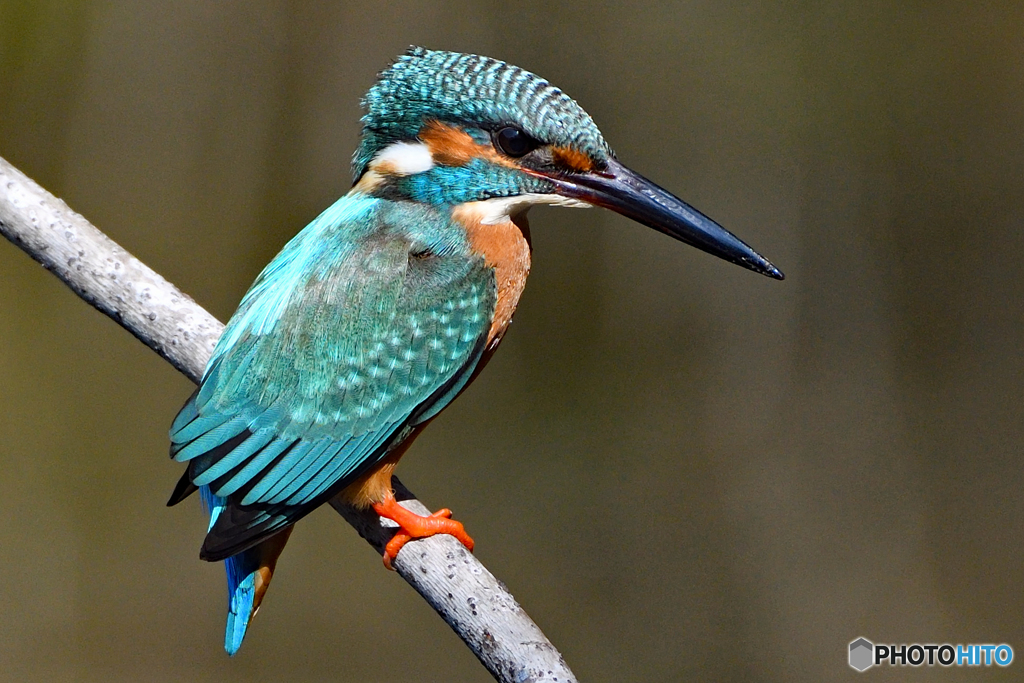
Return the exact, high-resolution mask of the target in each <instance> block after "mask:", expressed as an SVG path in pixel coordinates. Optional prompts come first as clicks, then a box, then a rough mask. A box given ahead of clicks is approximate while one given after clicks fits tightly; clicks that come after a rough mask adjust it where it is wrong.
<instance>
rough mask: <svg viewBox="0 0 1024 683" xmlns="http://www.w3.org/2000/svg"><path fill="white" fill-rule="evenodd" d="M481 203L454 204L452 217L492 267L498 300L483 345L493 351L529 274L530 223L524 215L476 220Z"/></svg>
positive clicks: (513, 311)
mask: <svg viewBox="0 0 1024 683" xmlns="http://www.w3.org/2000/svg"><path fill="white" fill-rule="evenodd" d="M482 204H483V202H470V203H468V204H462V205H460V206H457V207H456V208H455V210H454V211H453V212H452V218H454V219H455V220H457V221H458V222H459V223H461V224H462V225H464V226H465V227H466V234H467V235H468V236H469V242H470V245H471V246H472V249H473V251H474V252H475V253H477V254H480V255H481V256H483V257H484V260H485V262H486V263H487V265H489V266H491V267H492V268H494V277H495V280H496V284H497V287H498V301H497V306H496V307H495V311H494V320H493V322H492V323H491V329H490V331H489V332H488V335H487V348H488V350H491V351H493V350H494V348H495V347H496V346H497V345H498V343H499V342H500V341H501V337H502V335H504V334H505V330H507V329H508V325H509V323H510V322H512V315H513V314H514V313H515V312H516V306H518V305H519V297H520V296H521V295H522V293H523V288H525V287H526V277H527V276H528V275H529V274H530V226H529V223H527V222H526V216H525V215H524V216H519V217H516V218H514V219H510V220H508V221H505V222H502V223H497V224H494V225H488V224H485V223H482V222H480V219H481V216H483V215H484V213H485V209H484V207H483V206H482Z"/></svg>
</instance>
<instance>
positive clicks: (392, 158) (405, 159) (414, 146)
mask: <svg viewBox="0 0 1024 683" xmlns="http://www.w3.org/2000/svg"><path fill="white" fill-rule="evenodd" d="M432 168H434V157H433V156H432V155H431V154H430V148H429V147H427V146H426V145H425V144H423V143H422V142H393V143H391V144H390V145H388V146H387V147H385V148H384V149H382V150H381V151H379V152H377V155H376V156H375V157H373V160H372V161H370V170H371V171H375V172H377V173H380V174H382V175H415V174H417V173H424V172H425V171H429V170H430V169H432Z"/></svg>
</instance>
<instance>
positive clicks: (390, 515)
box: [373, 496, 473, 571]
mask: <svg viewBox="0 0 1024 683" xmlns="http://www.w3.org/2000/svg"><path fill="white" fill-rule="evenodd" d="M373 510H374V512H376V513H377V514H378V515H380V516H381V517H385V518H387V519H390V520H392V521H393V522H395V523H397V524H398V527H399V528H398V531H397V532H396V533H395V535H394V536H392V537H391V540H390V541H388V544H387V545H386V546H384V558H383V559H384V566H385V567H386V568H387V569H389V570H391V571H394V566H393V565H392V561H393V560H394V559H395V557H397V556H398V552H399V551H400V550H401V549H402V547H403V546H404V545H405V544H406V543H408V542H409V541H411V540H413V539H416V538H427V537H429V536H434V535H436V534H448V535H449V536H454V537H455V538H456V539H457V540H458V541H459V542H460V543H462V545H464V546H465V547H466V549H467V550H469V551H470V552H472V551H473V539H472V538H470V536H469V534H467V533H466V529H465V527H463V526H462V522H456V521H455V520H454V519H450V517H451V516H452V511H451V510H449V509H448V508H442V509H440V510H438V511H437V512H435V513H433V514H431V515H430V516H428V517H424V516H422V515H417V514H416V513H415V512H412V511H411V510H407V509H405V508H404V507H402V506H401V505H399V504H398V501H396V500H395V498H394V496H388V498H386V499H384V500H383V501H381V502H380V503H375V504H374V506H373Z"/></svg>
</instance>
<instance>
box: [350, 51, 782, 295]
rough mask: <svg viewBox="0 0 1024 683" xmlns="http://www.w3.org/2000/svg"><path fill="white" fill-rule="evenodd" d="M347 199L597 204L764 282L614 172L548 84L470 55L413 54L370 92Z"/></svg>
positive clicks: (661, 196)
mask: <svg viewBox="0 0 1024 683" xmlns="http://www.w3.org/2000/svg"><path fill="white" fill-rule="evenodd" d="M363 104H364V107H365V109H366V114H365V115H364V116H363V138H362V142H361V144H360V146H359V149H358V150H357V151H356V153H355V157H354V159H353V164H352V165H353V173H354V176H355V187H354V190H355V191H356V192H364V193H367V194H371V195H373V196H377V197H382V198H388V199H402V200H411V201H416V202H423V203H428V204H435V205H449V206H456V205H460V204H464V203H467V202H487V203H488V204H489V205H490V209H489V213H490V214H492V215H491V220H493V221H495V222H497V221H499V220H502V219H505V218H507V217H509V216H515V215H516V214H518V213H521V212H523V211H525V210H526V209H528V208H529V207H530V206H532V205H534V204H555V205H563V206H601V207H606V208H609V209H612V210H613V211H616V212H618V213H620V214H622V215H624V216H627V217H629V218H632V219H633V220H636V221H638V222H640V223H643V224H644V225H647V226H649V227H652V228H654V229H655V230H658V231H660V232H663V233H665V234H667V235H670V236H672V237H675V238H676V239H678V240H681V241H683V242H685V243H687V244H690V245H692V246H695V247H697V248H698V249H702V250H703V251H706V252H708V253H710V254H713V255H715V256H718V257H720V258H723V259H725V260H727V261H731V262H732V263H736V264H738V265H741V266H744V267H745V268H749V269H750V270H753V271H755V272H758V273H762V274H764V275H767V276H769V277H773V278H776V279H779V280H781V279H782V277H783V276H782V273H781V272H779V270H778V269H777V268H776V267H775V266H773V265H772V264H771V263H769V262H768V261H767V260H766V259H765V258H764V257H763V256H761V255H760V254H758V253H757V252H755V251H754V250H753V249H751V248H750V247H749V246H747V245H746V244H744V243H743V242H742V241H741V240H740V239H739V238H737V237H736V236H734V235H733V234H732V233H730V232H729V231H727V230H725V228H723V227H721V226H720V225H718V224H717V223H715V222H714V221H713V220H711V219H710V218H708V217H707V216H705V215H703V214H702V213H700V212H699V211H697V210H696V209H694V208H693V207H691V206H689V205H688V204H686V203H685V202H683V201H682V200H680V199H679V198H677V197H675V196H674V195H672V194H671V193H669V192H668V191H666V190H664V189H662V188H660V187H658V186H657V185H655V184H654V183H652V182H651V181H649V180H647V179H646V178H644V177H643V176H641V175H639V174H638V173H635V172H633V171H631V170H629V169H628V168H626V167H625V166H623V165H622V164H621V163H619V161H618V160H617V159H616V158H615V154H614V153H613V152H612V150H611V148H609V147H608V143H606V142H605V140H604V137H603V136H602V135H601V131H600V130H598V128H597V126H596V125H595V124H594V121H593V119H591V118H590V115H589V114H587V112H585V111H584V110H583V108H582V107H580V106H579V105H578V104H577V103H576V102H575V101H574V100H573V99H572V98H570V97H569V96H568V95H566V94H565V93H563V92H562V91H561V90H559V89H558V88H556V87H554V86H552V85H551V84H550V83H548V82H547V81H545V80H543V79H542V78H539V77H537V76H535V75H534V74H532V73H530V72H528V71H524V70H523V69H520V68H519V67H516V66H512V65H511V64H506V63H505V62H501V61H498V60H496V59H490V58H488V57H481V56H478V55H469V54H460V53H456V52H441V51H434V50H426V49H423V48H412V49H410V50H409V51H408V52H407V53H406V54H405V55H403V56H401V57H399V58H398V60H397V61H396V62H395V63H394V64H392V65H391V66H390V67H389V68H388V69H387V70H385V71H384V72H383V73H381V74H380V77H379V79H378V80H377V82H376V83H375V84H374V85H373V87H372V88H370V91H369V93H368V94H367V95H366V99H365V100H364V102H363Z"/></svg>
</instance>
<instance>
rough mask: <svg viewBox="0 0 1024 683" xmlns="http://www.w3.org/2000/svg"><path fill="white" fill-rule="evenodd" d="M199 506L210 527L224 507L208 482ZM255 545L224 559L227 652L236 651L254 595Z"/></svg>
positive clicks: (201, 491)
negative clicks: (226, 584)
mask: <svg viewBox="0 0 1024 683" xmlns="http://www.w3.org/2000/svg"><path fill="white" fill-rule="evenodd" d="M199 494H200V495H201V496H202V500H203V507H205V508H206V510H207V512H208V513H209V514H210V528H213V524H214V522H216V521H217V517H218V516H219V515H220V513H221V512H222V511H223V510H224V506H225V504H226V501H225V500H224V499H223V498H219V497H217V496H215V495H213V492H212V491H210V487H209V486H202V487H200V488H199ZM260 556H261V552H260V548H259V546H256V547H253V548H250V549H249V550H246V551H244V552H241V553H239V554H237V555H232V556H231V557H229V558H227V559H226V560H224V570H225V572H226V574H227V579H228V620H227V627H226V628H225V630H224V649H225V650H226V651H227V653H228V654H229V655H233V654H235V653H236V652H238V648H239V647H241V645H242V640H243V639H244V638H245V632H246V629H247V628H248V627H249V620H250V619H251V618H252V607H253V601H254V600H255V599H256V573H257V572H258V571H259V568H260Z"/></svg>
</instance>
